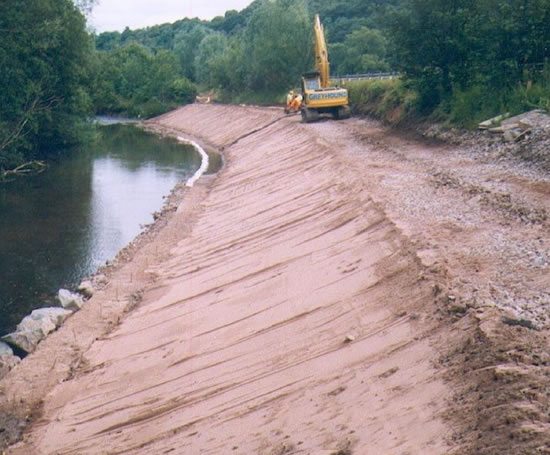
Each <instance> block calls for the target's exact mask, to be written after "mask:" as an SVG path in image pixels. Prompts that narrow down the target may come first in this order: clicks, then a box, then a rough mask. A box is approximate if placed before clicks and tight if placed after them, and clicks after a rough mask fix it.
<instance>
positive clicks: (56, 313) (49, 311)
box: [28, 308, 73, 328]
mask: <svg viewBox="0 0 550 455" xmlns="http://www.w3.org/2000/svg"><path fill="white" fill-rule="evenodd" d="M71 314H73V313H72V311H69V310H66V309H64V308H40V309H39V310H34V311H33V312H32V313H31V314H30V316H28V317H30V318H31V319H34V320H37V321H42V320H48V321H50V322H51V323H52V324H54V325H55V328H58V327H60V326H61V324H63V323H64V322H65V319H67V318H68V317H69V316H70V315H71Z"/></svg>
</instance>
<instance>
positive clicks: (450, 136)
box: [418, 111, 550, 173]
mask: <svg viewBox="0 0 550 455" xmlns="http://www.w3.org/2000/svg"><path fill="white" fill-rule="evenodd" d="M518 120H522V121H524V122H526V123H528V124H529V125H531V126H532V128H531V131H530V133H529V134H528V135H527V136H526V137H525V138H524V139H522V140H520V141H518V142H507V141H506V140H505V139H504V137H503V136H502V135H500V134H491V133H489V132H488V131H468V130H462V129H457V128H448V127H445V126H443V125H440V124H435V125H433V124H432V125H424V126H421V127H419V128H418V132H419V133H420V134H421V135H422V136H423V137H425V138H428V139H436V140H439V141H443V142H446V143H448V144H453V145H460V146H462V147H467V148H468V149H470V152H473V153H476V154H477V155H479V156H480V157H481V158H484V159H487V160H492V161H502V160H507V159H510V158H520V159H522V160H524V161H526V162H529V163H532V164H534V165H535V166H536V167H537V168H538V169H540V170H542V171H544V172H546V173H550V115H548V114H546V113H542V112H540V111H533V112H529V113H526V114H524V115H521V116H517V117H513V118H511V119H508V120H506V121H504V122H503V125H505V124H507V123H510V122H514V121H518Z"/></svg>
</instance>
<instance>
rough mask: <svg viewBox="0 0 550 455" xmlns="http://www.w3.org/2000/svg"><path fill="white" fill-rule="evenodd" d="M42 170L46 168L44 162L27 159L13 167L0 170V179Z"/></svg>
mask: <svg viewBox="0 0 550 455" xmlns="http://www.w3.org/2000/svg"><path fill="white" fill-rule="evenodd" d="M44 170H46V163H45V162H44V161H29V162H28V163H23V164H21V165H19V166H17V167H16V168H14V169H8V170H7V171H5V170H0V180H4V179H6V178H8V177H17V176H22V175H34V174H40V173H41V172H43V171H44Z"/></svg>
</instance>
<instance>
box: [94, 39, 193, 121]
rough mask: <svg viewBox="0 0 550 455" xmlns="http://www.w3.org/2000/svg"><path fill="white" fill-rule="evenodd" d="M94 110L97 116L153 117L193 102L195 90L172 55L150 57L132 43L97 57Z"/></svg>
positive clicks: (164, 53) (159, 53)
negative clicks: (109, 114) (110, 114)
mask: <svg viewBox="0 0 550 455" xmlns="http://www.w3.org/2000/svg"><path fill="white" fill-rule="evenodd" d="M93 93H94V106H95V109H96V112H99V113H126V114H129V115H132V116H139V117H146V118H147V117H152V116H155V115H159V114H162V113H164V112H166V111H168V110H170V109H172V108H174V107H175V106H177V105H180V104H185V103H190V102H192V101H193V100H194V98H195V96H196V94H197V89H196V87H195V86H194V84H192V83H191V82H190V81H189V80H188V79H187V78H185V77H184V76H182V75H181V72H180V65H179V62H178V59H177V57H176V55H175V54H174V53H173V52H170V51H166V50H160V51H158V52H157V53H156V54H153V53H152V52H150V51H149V50H148V49H146V48H145V47H143V46H141V45H139V44H137V43H131V44H128V45H127V46H124V47H120V48H117V49H116V50H114V51H112V52H98V53H97V79H96V85H95V90H94V91H93Z"/></svg>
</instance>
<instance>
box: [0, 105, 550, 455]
mask: <svg viewBox="0 0 550 455" xmlns="http://www.w3.org/2000/svg"><path fill="white" fill-rule="evenodd" d="M150 126H151V127H153V128H155V129H157V130H159V131H163V132H164V133H168V134H175V135H185V136H190V137H193V138H195V139H197V140H199V141H200V142H201V143H202V144H203V145H205V146H206V147H214V148H217V149H220V150H223V153H224V157H225V160H226V166H225V168H224V169H223V170H222V171H221V172H220V173H219V175H218V176H216V177H215V178H212V177H210V178H206V179H203V180H201V181H200V182H199V184H198V185H197V187H195V188H193V189H192V190H188V191H187V192H186V193H184V194H182V197H183V202H181V204H180V205H179V207H178V208H177V210H168V211H167V213H166V214H165V217H163V218H162V219H161V220H160V221H161V223H160V224H159V225H158V226H157V227H156V228H155V229H153V230H152V231H151V233H150V234H149V235H148V236H147V237H146V238H144V239H142V240H141V243H140V242H138V243H137V244H136V246H135V247H134V249H133V250H132V249H131V250H130V251H129V252H128V255H127V257H124V256H123V257H121V258H120V261H119V262H120V263H119V265H118V266H116V267H114V268H113V270H112V272H111V274H110V275H109V280H110V281H109V285H108V286H107V287H106V288H105V289H104V290H103V291H102V292H100V293H98V295H96V296H94V298H93V299H92V300H91V301H90V302H89V303H88V306H87V308H85V310H83V312H81V313H79V314H78V315H77V316H75V317H74V318H72V319H71V320H70V321H69V323H68V324H67V325H66V326H64V327H63V328H62V329H61V330H60V331H59V332H58V333H56V334H55V335H54V336H53V337H51V338H50V339H48V340H46V341H45V342H44V343H43V344H42V345H41V346H40V347H39V349H38V351H37V352H36V353H35V354H33V355H31V356H30V357H29V358H28V359H26V360H25V362H23V363H22V364H21V365H20V366H19V367H17V368H16V369H15V370H13V371H12V373H11V374H10V375H9V376H8V377H7V378H6V379H5V380H4V381H3V382H2V383H1V384H0V386H1V387H2V391H3V395H4V397H5V399H4V402H3V406H4V409H5V410H7V411H8V412H11V413H12V414H14V415H17V414H21V412H22V410H25V413H30V412H31V411H32V410H33V409H35V408H36V406H39V405H40V406H39V408H40V412H39V413H35V418H34V423H32V424H31V425H30V426H29V429H28V430H27V431H26V433H25V435H24V439H23V441H22V442H20V443H19V444H17V445H15V446H13V447H12V449H11V450H10V451H9V452H8V453H13V454H115V453H136V454H138V453H139V454H145V453H147V454H168V453H181V454H231V453H235V454H243V455H250V454H261V455H264V454H265V455H282V454H311V455H318V454H327V455H328V454H341V455H342V454H359V455H369V454H373V455H378V454H399V455H404V454H411V455H412V454H423V455H425V454H450V453H456V454H458V453H471V454H474V453H476V454H493V453H494V454H497V453H498V454H503V453H510V454H512V453H514V454H536V453H550V452H548V450H550V445H549V443H550V441H549V437H548V430H549V428H550V426H549V425H550V424H549V420H548V414H547V410H548V404H549V399H548V386H549V377H548V365H549V359H548V328H549V323H550V320H549V318H548V316H549V315H548V311H549V309H548V304H549V294H548V291H549V279H548V276H549V272H548V270H549V258H550V254H549V250H548V241H549V235H548V232H549V231H548V219H547V218H546V214H547V213H549V210H550V205H549V204H550V201H549V198H548V195H549V194H550V183H549V180H548V179H547V178H545V177H544V176H542V175H537V173H536V172H535V171H533V170H532V169H528V168H523V167H522V166H521V165H519V164H517V163H507V162H504V163H500V164H491V163H489V162H483V160H482V159H480V157H478V156H476V155H475V153H473V152H471V151H463V150H458V149H453V148H450V147H446V146H443V145H434V144H431V145H430V144H426V143H421V142H418V141H416V140H415V139H410V138H406V137H397V136H395V134H393V133H390V132H388V131H386V130H385V129H384V128H382V127H381V126H380V125H378V124H376V123H373V122H368V121H364V120H357V119H351V120H349V121H345V122H320V123H318V124H315V125H302V124H301V123H299V122H298V119H297V117H288V118H286V117H281V115H280V112H279V111H278V110H275V109H256V108H238V107H229V106H198V105H197V106H188V107H186V108H183V109H181V110H179V111H176V112H174V113H171V114H168V115H165V116H163V117H161V118H159V119H157V120H156V121H154V122H152V123H151V124H150ZM174 209H175V207H174ZM68 339H69V340H70V341H67V340H68ZM53 358H55V359H56V360H55V363H54V365H53V366H52V359H53ZM28 384H31V385H32V388H30V389H29V387H28ZM48 391H49V392H50V393H49V395H47V396H46V397H45V398H44V394H45V393H46V392H48ZM42 399H43V400H44V401H43V403H42V401H41V400H42Z"/></svg>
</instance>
